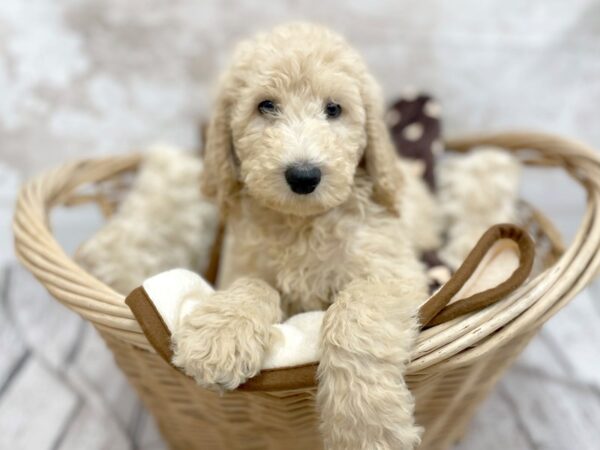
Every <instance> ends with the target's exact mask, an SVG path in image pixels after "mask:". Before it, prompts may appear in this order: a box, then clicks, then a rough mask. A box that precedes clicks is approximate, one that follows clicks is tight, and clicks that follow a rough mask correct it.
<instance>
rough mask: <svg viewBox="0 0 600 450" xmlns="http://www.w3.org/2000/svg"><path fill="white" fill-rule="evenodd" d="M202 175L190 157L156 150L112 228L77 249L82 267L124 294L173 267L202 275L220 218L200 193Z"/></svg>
mask: <svg viewBox="0 0 600 450" xmlns="http://www.w3.org/2000/svg"><path fill="white" fill-rule="evenodd" d="M201 174H202V161H201V160H200V159H199V158H198V157H196V156H194V155H192V154H191V153H188V152H184V151H181V150H177V149H174V148H171V147H165V146H159V147H154V148H152V149H151V150H150V151H149V152H148V153H147V154H146V155H145V156H144V159H143V161H142V165H141V167H140V170H139V175H138V177H137V178H136V180H135V182H134V185H133V186H132V189H131V191H130V193H129V195H128V196H127V198H126V199H125V201H124V202H123V203H122V204H121V205H120V207H119V210H118V211H117V213H116V214H115V215H114V216H113V217H112V218H111V219H110V220H109V221H108V223H107V224H106V225H105V226H104V227H103V228H102V229H101V230H100V231H99V232H98V233H96V234H95V235H94V236H93V237H92V238H91V239H89V240H88V241H86V242H85V243H84V244H83V245H82V246H81V247H80V248H79V249H78V251H77V254H76V260H77V262H78V263H79V264H81V265H82V266H83V267H85V268H86V269H87V270H88V271H89V272H90V273H92V274H94V276H96V277H97V278H99V279H100V280H102V281H103V282H104V283H106V284H108V285H109V286H111V287H112V288H114V289H116V290H117V291H118V292H122V293H124V294H126V293H128V292H130V291H131V290H132V289H134V288H136V287H137V286H139V285H140V283H141V282H142V281H143V280H144V279H146V278H148V277H150V276H152V275H155V274H157V273H160V272H163V271H165V270H167V269H171V268H173V267H184V268H189V269H192V270H195V271H198V272H203V271H204V269H206V267H207V265H208V262H209V261H208V260H209V257H208V256H207V255H210V249H211V247H212V243H213V242H214V236H215V234H216V228H217V224H218V213H217V210H216V208H215V207H214V205H213V204H212V203H211V202H209V201H207V200H206V199H205V198H203V196H202V195H201V193H200V190H199V189H198V180H199V179H200V177H201ZM172 186H177V189H172ZM165 218H168V219H169V220H165Z"/></svg>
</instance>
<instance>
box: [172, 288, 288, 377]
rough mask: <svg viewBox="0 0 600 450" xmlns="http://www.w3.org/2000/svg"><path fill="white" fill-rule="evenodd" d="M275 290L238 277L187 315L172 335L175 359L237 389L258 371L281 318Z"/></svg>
mask: <svg viewBox="0 0 600 450" xmlns="http://www.w3.org/2000/svg"><path fill="white" fill-rule="evenodd" d="M281 318H282V314H281V309H280V308H279V294H278V293H277V292H276V291H275V290H274V289H273V288H272V287H270V286H269V285H267V284H266V283H265V282H264V281H261V280H258V279H245V278H241V279H239V280H237V281H236V282H235V283H234V284H233V285H232V286H231V287H230V288H229V289H228V290H227V291H216V292H214V293H212V294H211V295H210V296H208V297H207V298H206V299H205V300H204V302H203V303H202V304H201V305H199V306H198V307H196V309H195V310H194V311H193V313H190V314H189V315H187V316H186V317H185V318H184V319H183V321H182V323H181V326H180V327H178V328H177V333H176V337H174V339H173V345H174V357H173V364H175V365H177V366H180V367H183V368H184V371H185V372H186V373H187V374H188V375H190V376H193V377H194V378H195V379H196V381H197V382H198V384H200V385H201V386H204V387H206V388H209V389H235V388H236V387H238V386H239V385H240V384H241V383H243V382H244V381H245V380H247V379H248V378H251V377H253V376H254V375H256V374H258V372H259V371H260V368H261V365H262V359H263V355H264V354H265V352H266V350H267V348H269V347H270V343H271V340H272V339H273V338H274V337H275V336H274V335H273V334H272V333H273V330H272V329H271V324H273V323H277V322H279V321H281Z"/></svg>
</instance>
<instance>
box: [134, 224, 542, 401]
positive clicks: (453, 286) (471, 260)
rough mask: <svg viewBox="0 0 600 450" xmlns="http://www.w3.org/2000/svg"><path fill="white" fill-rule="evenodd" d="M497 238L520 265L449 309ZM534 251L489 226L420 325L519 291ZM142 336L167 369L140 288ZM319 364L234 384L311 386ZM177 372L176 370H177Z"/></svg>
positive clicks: (162, 341) (165, 348) (155, 320)
mask: <svg viewBox="0 0 600 450" xmlns="http://www.w3.org/2000/svg"><path fill="white" fill-rule="evenodd" d="M500 239H511V240H513V241H515V242H516V243H517V245H518V247H519V251H520V256H519V267H518V268H517V269H516V270H515V271H514V272H513V273H512V275H511V276H510V277H509V278H508V279H507V280H506V281H504V282H502V283H500V284H499V285H498V286H496V287H494V288H491V289H488V290H486V291H483V292H479V293H477V294H474V295H472V296H470V297H467V298H465V299H463V300H460V301H458V302H456V303H453V304H452V305H448V302H449V301H450V300H451V299H452V297H453V296H454V295H455V294H456V293H457V292H458V291H459V290H460V289H461V288H462V286H464V284H465V283H466V282H467V280H468V279H469V278H470V276H471V275H472V274H473V272H474V271H475V269H477V266H478V265H479V263H480V262H481V260H482V259H483V257H484V256H485V254H486V253H487V252H488V251H489V249H490V248H491V247H492V245H493V244H494V243H495V242H497V241H498V240H500ZM534 251H535V247H534V244H533V240H532V239H531V237H530V236H529V235H528V234H527V233H526V232H525V231H524V230H522V229H521V228H519V227H517V226H515V225H510V224H501V225H495V226H493V227H492V228H490V229H489V230H488V231H487V232H486V233H485V234H484V235H483V236H482V237H481V239H480V240H479V242H478V243H477V245H476V246H475V248H473V250H472V251H471V252H470V253H469V255H468V256H467V258H466V260H465V262H464V263H463V264H462V265H461V266H460V268H459V269H458V270H457V271H456V273H455V274H454V276H453V277H452V278H451V279H450V280H449V281H448V282H447V283H446V284H445V285H444V286H443V287H442V288H441V289H440V290H439V291H438V292H437V293H436V294H434V295H433V296H432V297H431V298H430V299H429V300H428V301H427V303H425V304H424V305H423V306H422V307H421V312H420V317H421V323H424V324H425V327H431V326H433V325H436V324H439V323H442V322H446V321H448V320H452V319H454V318H456V317H458V316H461V315H463V314H467V313H470V312H473V311H478V310H480V309H482V308H485V307H486V306H488V305H491V304H492V303H494V302H496V301H498V300H500V299H501V298H504V297H505V296H506V295H507V294H509V293H510V292H512V291H513V290H515V289H516V288H518V287H519V286H520V285H521V284H522V283H523V282H524V281H525V280H526V279H527V277H528V276H529V273H530V272H531V267H532V265H533V258H534ZM125 303H126V304H127V305H128V306H129V308H130V309H131V311H132V312H133V315H134V316H135V318H136V320H137V321H138V322H139V324H140V326H141V327H142V330H143V331H144V334H145V335H146V337H147V338H148V341H149V342H150V344H151V345H152V346H153V347H154V349H155V350H156V352H157V353H158V354H159V355H160V356H161V357H162V358H163V359H164V360H165V361H166V362H167V363H168V364H169V365H171V366H172V367H174V366H173V364H172V363H171V357H172V355H173V351H172V349H171V333H170V331H169V329H168V328H167V326H166V324H165V323H164V321H163V319H162V317H161V316H160V314H159V313H158V311H157V310H156V307H155V305H154V303H153V302H152V301H151V300H150V298H149V297H148V294H147V293H146V291H145V290H144V288H143V287H142V286H140V287H138V288H137V289H135V290H133V291H132V292H131V293H130V294H129V295H128V296H127V298H126V299H125ZM317 366H318V363H312V364H304V365H300V366H294V367H284V368H281V369H267V370H263V371H262V372H261V373H260V374H258V375H257V376H256V377H254V378H252V379H250V380H248V381H247V382H246V383H244V384H243V385H241V386H239V387H238V389H239V390H244V391H263V392H268V391H271V392H273V391H284V390H285V391H287V390H294V389H302V388H306V387H312V386H315V385H316V371H317ZM176 369H177V370H178V371H180V372H181V370H180V369H178V368H176Z"/></svg>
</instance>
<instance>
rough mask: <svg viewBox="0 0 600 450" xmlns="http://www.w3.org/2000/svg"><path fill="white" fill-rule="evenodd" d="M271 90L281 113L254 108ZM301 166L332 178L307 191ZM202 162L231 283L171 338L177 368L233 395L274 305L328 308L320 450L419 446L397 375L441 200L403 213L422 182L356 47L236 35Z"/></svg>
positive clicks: (290, 28) (317, 36)
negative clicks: (301, 184)
mask: <svg viewBox="0 0 600 450" xmlns="http://www.w3.org/2000/svg"><path fill="white" fill-rule="evenodd" d="M265 99H269V100H274V101H276V102H277V103H278V104H279V105H280V110H279V111H278V112H277V113H276V114H274V115H270V116H268V117H266V116H264V115H261V114H259V113H258V111H257V105H258V103H259V102H261V101H262V100H265ZM328 100H334V101H336V102H337V103H339V104H340V105H342V108H343V112H342V115H341V116H340V117H339V118H337V119H334V120H328V119H327V118H326V117H325V114H324V112H323V107H324V105H325V103H326V102H327V101H328ZM299 161H308V162H310V163H312V164H315V165H318V166H319V167H320V168H321V171H322V173H323V177H322V181H321V183H320V184H319V186H318V187H317V189H316V190H315V192H313V193H312V194H310V195H303V196H300V195H296V194H294V193H293V192H291V190H290V189H289V187H288V186H287V185H286V181H285V178H284V176H283V173H284V171H285V168H286V166H287V165H288V164H290V163H294V162H299ZM205 165H206V171H205V173H204V177H203V182H202V185H203V186H202V187H203V190H204V192H205V194H206V195H208V196H210V197H212V198H214V199H215V200H216V201H217V202H218V204H219V205H220V209H221V212H222V214H224V215H225V216H226V217H227V224H228V229H227V239H226V245H225V250H224V255H223V264H222V270H221V272H222V274H221V283H220V284H221V287H222V288H224V290H222V291H219V292H217V293H216V294H214V298H213V299H212V301H211V302H210V304H211V306H210V309H209V310H206V309H205V308H203V309H202V310H200V309H199V310H196V311H193V312H192V313H191V314H190V315H189V316H188V318H187V319H186V321H187V324H186V325H185V327H184V331H182V332H181V333H176V334H174V335H173V342H174V345H175V350H176V356H175V359H174V362H175V364H176V365H178V366H181V367H183V368H184V370H185V371H186V373H188V374H189V375H191V376H193V377H195V378H196V380H197V381H198V382H199V383H200V384H202V385H204V386H211V385H213V386H212V387H214V386H215V385H216V386H217V387H224V388H227V389H232V388H235V387H236V386H237V385H238V384H239V383H241V382H243V381H244V380H245V379H247V378H248V377H251V376H252V375H254V374H256V373H257V371H258V367H259V365H260V364H259V361H261V360H262V359H263V358H264V357H265V355H264V349H265V341H266V340H267V339H269V336H268V334H267V332H266V330H267V327H266V325H268V324H270V323H275V322H277V321H278V320H279V314H278V313H276V312H275V308H276V309H277V310H279V304H281V308H282V309H283V310H284V311H285V313H286V314H292V313H294V312H300V311H307V310H315V309H325V308H327V307H328V306H329V305H330V304H332V303H333V306H332V307H331V308H329V310H328V311H327V313H326V317H325V326H324V328H323V330H322V336H321V351H322V356H323V359H322V362H321V364H320V367H319V388H318V397H317V399H318V405H319V409H320V412H321V417H322V430H323V433H324V438H325V442H326V444H327V447H328V448H330V449H336V450H337V449H350V450H352V449H367V448H368V449H382V450H383V449H390V450H391V449H411V448H414V446H415V445H417V443H418V441H419V429H418V427H416V426H415V424H414V419H413V414H412V412H413V401H412V398H411V395H410V392H409V391H408V389H407V387H406V385H405V383H404V381H403V372H404V368H405V367H406V364H407V361H408V358H409V355H410V349H411V346H412V344H413V342H414V338H415V335H416V329H417V309H418V305H419V304H420V303H421V302H422V301H423V300H424V299H425V298H426V297H427V281H426V277H425V273H424V270H423V267H422V266H421V264H420V263H419V262H418V259H417V256H416V250H415V246H414V245H413V244H412V243H413V242H421V244H422V245H423V246H427V245H432V241H435V240H436V238H435V232H431V231H428V230H427V228H428V227H430V224H431V223H434V220H433V217H432V215H433V208H419V206H418V204H417V205H416V206H415V205H414V204H413V203H411V207H408V206H405V205H406V204H407V203H406V202H414V201H415V200H414V199H411V198H408V197H407V195H406V194H405V191H408V192H417V194H416V195H420V194H418V193H419V192H421V193H422V194H423V193H425V192H426V191H424V190H419V189H410V188H408V187H407V186H408V185H409V184H410V183H411V182H409V181H408V180H407V178H406V177H407V176H409V175H408V174H409V173H410V171H407V170H403V169H402V164H401V162H399V160H398V159H397V158H396V156H395V151H394V149H393V147H392V143H391V141H390V139H389V136H388V133H387V129H386V126H385V124H384V121H383V102H382V99H381V96H380V93H379V89H378V87H377V84H376V83H375V82H374V80H373V78H372V77H371V75H370V74H369V73H368V71H367V69H366V67H365V65H364V63H363V61H362V59H361V58H360V56H359V55H358V54H357V53H356V52H355V51H354V50H353V49H351V48H350V47H349V45H348V44H347V43H346V42H345V41H344V40H343V39H342V38H341V37H339V36H338V35H336V34H334V33H333V32H331V31H329V30H327V29H324V28H322V27H319V26H315V25H309V24H292V25H286V26H282V27H278V28H276V29H275V30H274V31H273V32H271V33H269V34H262V35H259V36H258V37H256V38H255V39H254V40H252V41H248V42H245V43H242V44H241V45H240V47H239V48H238V50H237V51H236V53H235V56H234V60H233V63H232V66H231V68H230V69H229V70H228V71H227V72H226V73H225V75H224V77H223V79H222V81H221V85H220V90H219V96H218V98H217V102H216V107H215V110H214V114H213V117H212V120H211V123H210V125H209V128H208V136H207V143H206V149H205ZM405 188H406V189H405ZM429 201H431V200H429ZM415 203H417V202H415ZM405 211H406V212H407V213H408V214H403V212H405ZM407 220H410V221H411V222H414V223H411V225H410V226H408V224H407ZM432 236H434V237H432ZM427 240H429V241H428V242H425V241H427ZM241 277H244V278H241ZM240 278H241V279H240ZM257 280H261V281H260V282H259V281H257ZM269 286H270V287H269ZM267 304H268V306H267ZM276 304H277V305H276ZM275 305H276V306H275Z"/></svg>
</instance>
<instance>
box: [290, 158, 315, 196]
mask: <svg viewBox="0 0 600 450" xmlns="http://www.w3.org/2000/svg"><path fill="white" fill-rule="evenodd" d="M285 180H286V181H287V183H288V184H289V185H290V189H291V190H292V191H294V192H295V193H296V194H300V195H306V194H310V193H311V192H312V191H314V190H315V189H316V188H317V186H318V185H319V182H320V181H321V169H319V168H318V167H316V166H313V165H310V164H299V165H295V166H291V167H288V169H287V170H286V171H285Z"/></svg>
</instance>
